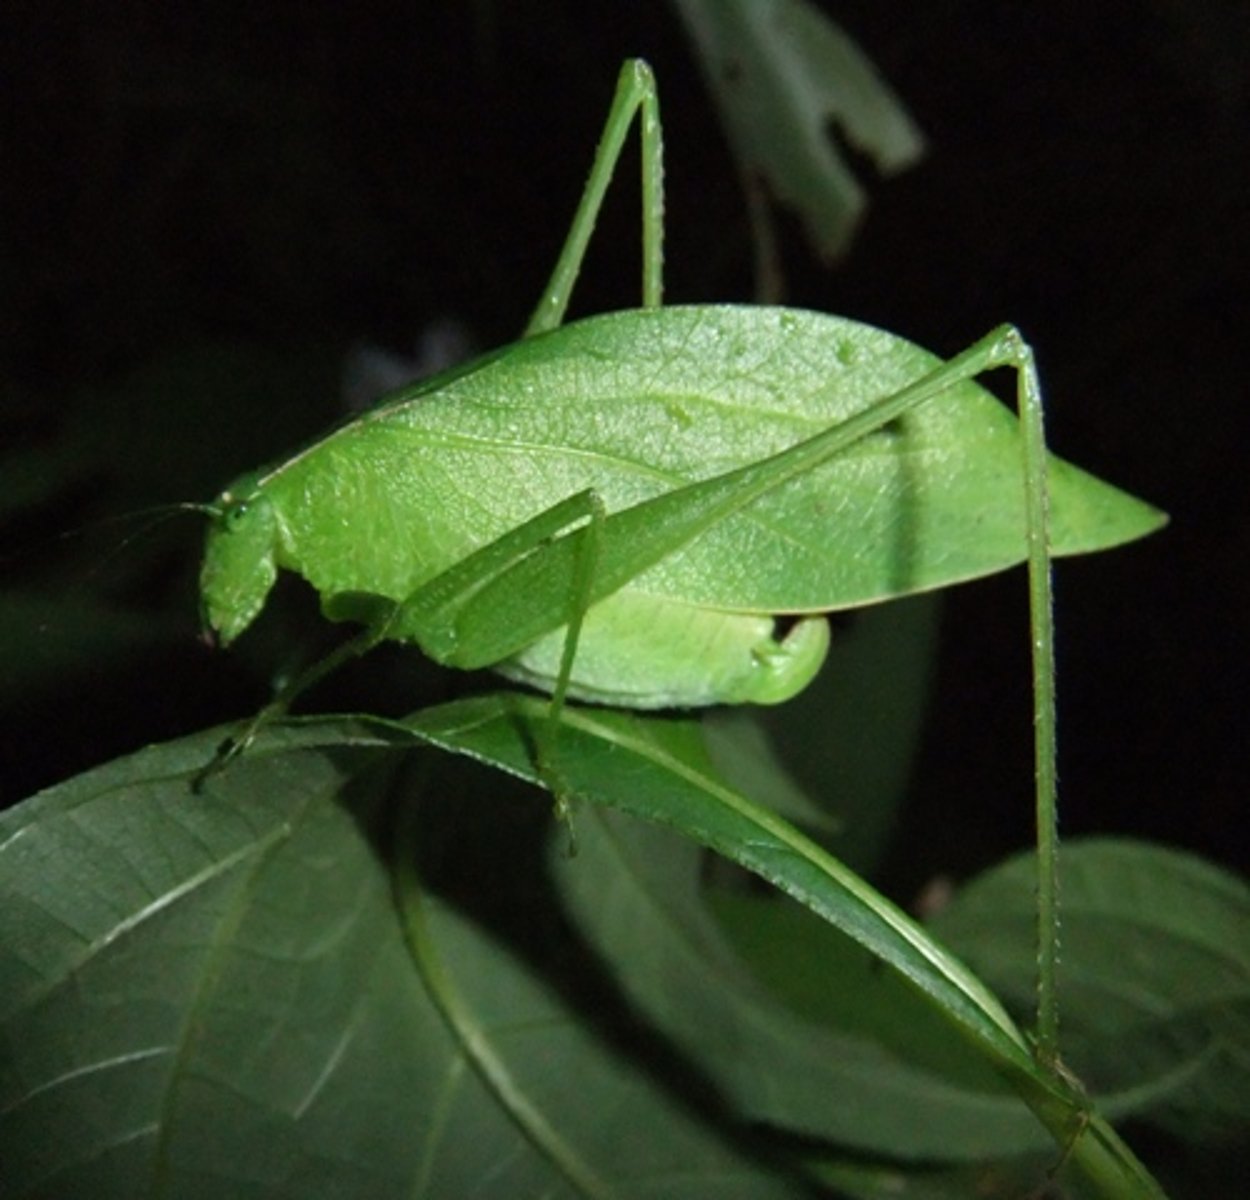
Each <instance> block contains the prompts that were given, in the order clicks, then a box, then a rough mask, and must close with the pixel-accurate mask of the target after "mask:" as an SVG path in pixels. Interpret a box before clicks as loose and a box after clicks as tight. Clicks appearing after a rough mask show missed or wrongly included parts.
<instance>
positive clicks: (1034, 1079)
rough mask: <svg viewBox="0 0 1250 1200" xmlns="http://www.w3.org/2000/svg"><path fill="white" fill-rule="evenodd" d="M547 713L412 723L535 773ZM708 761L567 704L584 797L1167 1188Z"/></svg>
mask: <svg viewBox="0 0 1250 1200" xmlns="http://www.w3.org/2000/svg"><path fill="white" fill-rule="evenodd" d="M546 712H547V705H546V703H545V702H543V701H539V700H536V699H533V698H530V697H522V696H513V695H508V694H501V695H496V696H485V697H479V698H476V699H474V700H469V701H463V702H459V703H456V704H449V705H444V706H442V707H441V708H439V709H432V710H426V711H425V712H424V713H421V714H419V715H418V716H417V717H416V718H413V719H412V721H411V727H412V728H413V729H414V731H416V732H418V733H419V734H420V735H421V736H423V737H426V738H429V739H430V740H431V741H433V742H434V743H436V744H439V745H443V746H445V747H447V748H448V749H453V750H458V751H460V752H461V753H465V754H468V755H470V756H471V757H473V758H476V759H478V760H479V761H483V762H489V763H493V764H495V765H497V766H499V767H500V768H501V769H504V770H507V771H511V772H513V773H515V774H518V775H520V776H522V777H526V778H532V777H533V772H532V767H531V752H530V747H531V746H532V745H533V744H534V738H535V733H536V730H537V729H538V728H539V727H540V722H542V721H543V720H545V719H546ZM692 744H693V746H694V747H695V750H694V752H693V754H689V753H687V751H688V749H689V747H690V746H691V745H692ZM705 763H706V754H705V752H704V751H703V748H702V742H701V741H700V740H699V739H698V737H697V729H696V728H695V727H694V726H692V725H689V724H683V723H677V724H676V725H674V724H673V723H671V722H666V721H664V720H662V719H658V718H650V719H645V718H642V717H638V716H634V715H629V714H623V713H619V712H610V711H595V710H582V711H577V712H571V711H570V712H566V714H565V717H564V726H563V729H562V732H561V739H560V744H559V756H558V759H557V762H556V763H555V764H554V765H555V767H556V769H557V770H558V771H559V773H560V775H561V778H562V781H563V783H564V784H565V785H566V786H567V787H568V788H569V790H570V792H571V794H574V795H577V796H580V797H583V798H584V799H587V800H590V801H593V802H594V803H596V804H603V805H608V806H609V807H613V808H617V809H619V810H621V811H622V812H626V813H631V814H633V815H636V816H641V817H644V818H645V819H647V820H650V821H653V822H656V823H658V824H661V825H667V826H670V827H672V828H674V829H676V830H678V831H680V832H681V833H683V834H684V835H685V836H687V837H688V838H691V839H693V840H694V841H696V842H698V843H699V844H701V845H704V846H707V847H709V848H710V849H713V850H716V851H717V852H718V853H720V854H723V855H725V856H726V857H728V858H730V859H732V860H733V861H734V862H737V863H738V864H739V865H741V866H744V867H746V868H747V869H748V870H750V871H752V872H754V873H755V874H758V875H759V876H761V877H762V878H763V879H766V880H768V881H769V882H771V883H773V884H775V885H776V886H777V887H779V888H780V889H781V890H782V891H783V892H786V893H787V894H788V895H790V896H792V897H793V898H795V899H797V900H799V901H800V902H801V903H802V904H804V905H806V906H807V907H808V908H810V909H811V910H812V911H813V912H815V913H817V914H818V915H820V916H821V917H822V918H824V919H825V920H826V921H828V922H829V923H830V924H832V925H833V926H835V927H836V928H837V929H840V930H841V931H842V932H843V933H845V934H847V935H848V936H850V937H851V938H852V939H854V940H855V941H857V942H858V943H859V944H860V945H862V946H864V947H866V948H867V949H868V950H870V951H871V953H872V954H873V955H874V956H875V957H876V958H877V959H879V960H880V962H881V963H882V964H883V965H885V966H886V967H889V968H891V969H892V970H894V971H896V972H897V973H898V974H899V975H900V976H901V977H902V978H903V979H905V980H906V981H907V982H908V983H909V984H910V985H911V986H913V987H914V988H916V989H917V990H919V991H920V992H921V993H922V994H923V995H924V996H925V998H926V999H927V1001H928V1002H929V1003H930V1004H931V1005H932V1006H934V1008H935V1009H936V1010H937V1011H938V1012H939V1013H940V1014H941V1015H942V1016H943V1018H944V1019H945V1020H946V1021H947V1022H948V1023H949V1024H950V1025H951V1026H952V1027H953V1029H954V1030H956V1031H957V1032H958V1033H959V1034H960V1035H962V1036H963V1037H965V1038H967V1039H969V1040H970V1041H971V1042H972V1044H973V1045H974V1046H975V1047H976V1048H977V1050H978V1051H979V1052H980V1053H981V1054H982V1055H983V1056H984V1057H985V1058H986V1059H987V1060H988V1061H989V1063H990V1064H991V1065H992V1066H993V1067H994V1069H995V1070H996V1071H998V1072H1000V1073H1001V1074H1002V1075H1003V1076H1004V1077H1005V1078H1006V1079H1007V1080H1008V1081H1009V1082H1010V1083H1011V1085H1012V1086H1013V1087H1014V1088H1015V1089H1016V1090H1017V1092H1018V1093H1019V1094H1020V1096H1021V1098H1022V1099H1024V1101H1025V1102H1026V1103H1027V1104H1028V1105H1029V1106H1030V1107H1031V1108H1032V1109H1033V1111H1034V1112H1035V1114H1036V1115H1037V1116H1038V1117H1039V1119H1040V1120H1041V1121H1042V1122H1043V1123H1044V1124H1045V1125H1046V1126H1047V1128H1048V1129H1049V1130H1050V1132H1051V1134H1052V1136H1053V1137H1054V1138H1055V1139H1056V1140H1057V1141H1058V1142H1059V1144H1060V1146H1061V1147H1062V1148H1063V1150H1064V1152H1065V1154H1067V1155H1068V1156H1069V1157H1070V1160H1071V1161H1073V1162H1075V1163H1077V1164H1079V1166H1080V1167H1081V1169H1082V1170H1083V1171H1084V1172H1085V1173H1086V1174H1087V1175H1088V1177H1089V1178H1090V1179H1091V1180H1092V1181H1093V1182H1094V1183H1095V1184H1096V1186H1097V1187H1098V1188H1099V1189H1100V1194H1104V1195H1107V1196H1145V1195H1161V1194H1162V1193H1161V1192H1160V1191H1159V1189H1158V1186H1157V1185H1156V1184H1155V1183H1154V1181H1153V1180H1152V1179H1151V1177H1150V1175H1149V1174H1148V1173H1147V1172H1146V1171H1145V1169H1144V1168H1143V1167H1142V1166H1141V1164H1140V1163H1139V1162H1138V1161H1137V1160H1136V1158H1135V1157H1134V1156H1133V1154H1132V1152H1131V1151H1130V1150H1129V1149H1128V1147H1127V1146H1126V1145H1125V1144H1124V1143H1123V1142H1122V1141H1121V1140H1120V1139H1119V1138H1118V1136H1117V1135H1116V1134H1115V1132H1114V1131H1113V1130H1112V1129H1111V1128H1110V1126H1108V1125H1107V1124H1106V1123H1105V1122H1104V1121H1103V1120H1102V1119H1101V1118H1100V1117H1098V1116H1097V1115H1091V1114H1089V1113H1088V1112H1087V1109H1086V1106H1085V1103H1084V1100H1083V1098H1082V1097H1081V1095H1080V1093H1079V1092H1078V1091H1077V1090H1076V1089H1075V1088H1074V1086H1073V1085H1072V1084H1071V1083H1070V1082H1069V1081H1067V1080H1066V1079H1065V1077H1064V1076H1063V1075H1062V1074H1060V1073H1057V1072H1052V1071H1050V1070H1047V1069H1045V1068H1043V1067H1042V1066H1040V1065H1039V1064H1037V1063H1036V1062H1035V1061H1034V1060H1033V1058H1032V1055H1031V1054H1030V1052H1029V1049H1028V1046H1027V1044H1026V1042H1025V1040H1024V1038H1023V1036H1022V1035H1021V1034H1020V1032H1019V1031H1018V1030H1017V1029H1016V1027H1015V1025H1014V1024H1013V1023H1012V1021H1011V1019H1010V1018H1009V1017H1008V1016H1007V1014H1006V1013H1005V1012H1004V1010H1003V1009H1002V1008H1001V1006H1000V1005H999V1003H998V1001H997V1000H995V999H994V997H993V996H992V995H991V994H990V993H989V992H988V991H987V990H986V988H985V987H984V985H982V984H981V983H980V982H979V981H978V980H977V979H976V978H975V977H974V976H973V975H971V973H970V972H968V971H967V969H966V968H964V967H963V966H962V965H961V964H960V963H959V962H958V961H957V960H955V959H954V958H953V957H952V956H951V955H950V954H949V953H948V952H947V951H946V950H944V949H943V948H942V947H941V946H940V945H939V944H938V943H936V942H935V941H933V940H932V939H931V938H930V937H929V935H928V934H926V933H925V932H924V931H923V930H922V929H920V927H919V926H917V925H916V924H915V923H914V922H913V921H911V920H910V918H908V917H907V916H906V915H905V914H903V913H902V912H900V911H899V910H898V909H897V908H895V907H894V905H892V904H891V903H890V902H889V901H888V900H886V899H884V898H883V897H881V896H880V895H878V894H877V893H876V892H874V891H873V890H872V889H871V888H870V887H869V886H868V885H867V884H866V883H864V882H863V880H861V879H859V878H858V877H857V876H855V875H853V874H852V873H851V872H849V871H847V870H846V869H845V868H844V867H843V866H842V865H841V864H840V863H838V862H837V861H836V860H834V859H833V858H831V857H830V856H829V855H827V854H826V853H824V852H823V851H822V850H820V849H819V848H818V847H817V846H815V845H814V844H813V843H812V842H810V841H808V840H807V839H806V838H805V837H803V836H802V835H801V834H799V833H798V832H797V831H796V830H794V829H792V828H790V827H789V826H787V825H785V823H784V822H782V821H780V820H779V819H778V818H776V817H775V816H773V815H772V814H770V813H768V812H767V811H765V810H761V809H759V808H757V807H756V806H755V805H753V804H751V803H750V802H749V801H748V800H746V799H745V798H744V797H741V796H738V795H736V794H735V793H733V792H732V791H730V790H729V789H727V788H726V787H725V786H724V785H723V784H721V783H719V781H717V780H716V779H714V778H712V777H711V776H710V775H709V774H707V773H706V771H705ZM1078 1134H1079V1136H1077V1135H1078Z"/></svg>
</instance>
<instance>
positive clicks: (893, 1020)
mask: <svg viewBox="0 0 1250 1200" xmlns="http://www.w3.org/2000/svg"><path fill="white" fill-rule="evenodd" d="M575 828H576V831H577V846H578V852H577V854H576V856H574V857H573V858H571V859H568V860H566V861H564V862H562V863H559V864H558V869H559V878H560V879H561V882H562V884H563V889H564V892H565V895H566V896H567V898H568V902H569V904H570V907H571V909H572V911H573V914H574V916H575V918H576V920H577V922H578V925H579V928H581V929H582V930H583V932H584V933H586V935H587V937H588V938H589V939H590V940H591V942H592V943H593V944H594V945H595V947H596V948H597V949H599V950H600V952H601V953H602V954H603V955H604V957H605V958H606V959H607V960H609V961H611V962H616V963H621V964H628V967H627V969H626V970H625V971H624V972H623V973H622V980H621V982H622V985H623V986H624V987H625V988H626V989H627V990H628V992H629V995H630V996H631V998H632V999H633V1001H634V1003H636V1004H637V1005H638V1006H639V1007H640V1008H641V1010H642V1011H643V1012H645V1013H646V1014H647V1015H648V1017H649V1018H650V1019H651V1020H653V1021H654V1022H655V1023H656V1024H657V1025H659V1026H661V1027H662V1028H663V1029H664V1030H665V1032H666V1033H667V1034H668V1035H669V1036H670V1037H672V1038H673V1039H674V1041H676V1042H677V1044H678V1045H680V1046H681V1047H682V1049H683V1050H684V1051H685V1052H686V1053H687V1054H689V1055H690V1056H691V1057H692V1058H693V1059H694V1060H696V1061H697V1062H698V1063H699V1065H700V1069H701V1070H702V1071H703V1072H704V1073H705V1074H706V1075H707V1076H708V1077H709V1078H711V1079H713V1080H715V1081H716V1083H717V1084H718V1085H719V1087H720V1088H721V1089H722V1090H723V1091H724V1092H725V1093H726V1094H727V1095H729V1096H731V1097H732V1098H733V1100H734V1104H735V1107H737V1108H740V1109H741V1110H742V1111H744V1112H746V1113H749V1114H750V1115H751V1116H752V1117H753V1118H754V1119H756V1120H758V1121H762V1122H765V1123H767V1124H768V1125H770V1126H774V1127H778V1128H782V1129H786V1130H788V1131H790V1132H792V1133H795V1134H798V1135H801V1136H803V1137H806V1138H822V1139H826V1140H829V1141H833V1142H836V1143H838V1144H839V1145H841V1146H843V1147H847V1148H850V1149H855V1150H857V1151H859V1152H861V1153H862V1152H869V1153H878V1154H883V1155H889V1156H891V1157H894V1158H897V1159H902V1160H907V1159H911V1160H930V1161H934V1162H951V1161H985V1160H987V1159H993V1158H998V1157H1001V1156H1003V1155H1006V1154H1010V1153H1013V1152H1015V1151H1018V1150H1021V1149H1038V1148H1043V1147H1045V1145H1046V1144H1047V1142H1048V1138H1047V1135H1046V1133H1045V1131H1044V1130H1043V1129H1042V1127H1041V1126H1040V1125H1039V1124H1038V1123H1037V1121H1036V1119H1035V1118H1034V1117H1033V1116H1032V1114H1031V1113H1030V1112H1029V1111H1028V1109H1027V1108H1026V1107H1025V1106H1024V1105H1023V1104H1022V1103H1021V1102H1020V1100H1019V1097H1017V1096H1016V1095H1015V1094H1014V1093H1013V1092H1012V1091H1011V1090H1010V1088H1008V1087H1007V1085H1006V1084H1005V1082H1004V1081H1003V1080H1002V1078H1001V1077H999V1076H998V1075H996V1074H995V1073H994V1071H993V1070H992V1069H991V1068H990V1066H989V1065H988V1064H987V1063H986V1061H985V1060H984V1059H983V1058H979V1057H978V1056H977V1054H976V1051H975V1049H974V1048H973V1047H972V1046H971V1045H969V1044H968V1043H967V1042H966V1041H964V1040H963V1039H960V1038H953V1037H952V1036H951V1030H950V1027H949V1025H948V1024H947V1023H946V1022H945V1021H944V1020H943V1018H942V1014H941V1013H940V1012H939V1011H937V1010H936V1009H935V1008H934V1007H932V1006H931V1005H929V1004H928V1003H926V1001H925V999H924V998H923V997H922V995H921V994H920V993H918V992H917V991H916V990H915V989H914V988H912V987H909V986H907V984H906V982H905V981H904V980H903V979H902V978H901V977H900V976H899V975H896V974H894V973H893V972H888V971H882V970H880V963H879V962H878V961H877V960H876V958H875V957H873V955H872V954H871V953H869V952H868V951H866V950H864V949H863V948H862V947H857V946H855V945H854V944H853V943H850V942H848V940H847V939H846V938H845V937H843V936H842V935H841V934H839V933H838V932H837V931H836V930H834V929H832V928H831V927H830V926H829V925H828V924H826V923H824V922H822V921H819V920H817V919H816V918H815V917H813V916H812V915H811V914H810V913H808V912H806V911H805V910H803V909H801V908H799V907H798V906H796V905H793V904H790V903H787V902H786V901H785V900H784V899H783V898H781V897H778V896H776V895H775V894H774V896H771V897H767V898H762V897H759V896H755V895H740V894H734V893H732V892H727V891H725V890H723V889H722V890H721V891H719V892H713V894H712V896H711V897H710V899H711V901H712V903H713V906H714V909H715V912H716V914H717V915H719V916H721V917H723V918H725V919H726V920H729V921H732V922H734V923H735V924H736V925H737V926H738V927H739V933H740V934H741V926H742V925H743V924H744V923H746V922H757V924H756V929H757V930H758V931H759V932H760V933H761V934H762V935H763V936H764V937H765V939H766V940H767V941H768V942H769V944H770V947H771V948H772V949H774V950H775V951H776V953H777V955H778V956H779V959H780V961H779V962H778V963H777V968H778V970H777V973H778V975H779V976H781V977H782V978H783V979H784V980H785V981H786V986H787V987H788V988H790V989H793V988H794V987H795V986H796V985H797V986H801V985H800V984H799V982H798V980H797V979H796V976H798V977H804V978H806V979H807V980H808V986H809V987H810V988H812V989H813V990H814V991H816V992H818V993H820V994H821V995H822V997H823V998H825V999H826V1000H827V1003H828V1004H829V1005H832V1006H836V1007H837V1009H838V1010H839V1011H837V1013H836V1014H835V1013H833V1012H832V1011H830V1010H829V1009H826V1010H825V1011H824V1012H822V1013H821V1014H820V1015H821V1017H822V1018H824V1019H823V1020H821V1021H820V1022H819V1023H818V1022H817V1021H815V1020H813V1019H810V1018H811V1016H812V1015H813V1013H812V1010H811V1009H810V1008H809V1011H808V1012H807V1013H800V1011H799V1008H798V1005H794V1006H789V1005H785V1004H782V1003H779V1001H778V993H777V992H776V991H774V990H772V989H771V988H769V987H764V986H761V983H760V981H759V980H758V979H757V978H755V977H753V976H752V975H751V974H750V973H749V971H748V970H747V969H746V968H745V967H744V964H743V961H742V960H741V959H740V958H739V956H738V955H737V953H736V952H735V949H734V947H733V946H732V945H731V944H730V943H729V941H728V940H727V939H726V937H725V935H724V933H723V931H722V928H721V925H720V923H719V922H718V921H717V920H716V918H715V916H714V915H713V912H712V911H710V910H709V908H708V904H707V900H706V899H705V889H704V887H703V886H701V885H702V883H703V880H704V878H705V877H706V871H705V870H704V869H703V862H702V856H701V854H700V851H699V848H698V846H696V845H694V844H692V843H691V842H689V841H687V840H685V839H681V838H677V837H674V836H673V834H672V833H671V832H670V831H668V830H663V829H659V828H657V827H655V826H653V825H647V824H643V823H640V822H638V821H636V820H632V819H630V818H625V817H622V816H621V815H620V814H617V813H613V812H611V811H603V810H590V811H586V810H580V811H579V813H578V816H577V818H576V824H575ZM804 917H806V918H807V919H806V920H803V918H804ZM779 934H782V935H783V936H781V937H779V936H778V935H779ZM785 934H789V935H793V936H788V937H786V936H784V935H785ZM813 975H814V976H815V978H811V976H813ZM831 989H832V990H831ZM793 994H794V993H793V991H791V992H790V995H791V996H793Z"/></svg>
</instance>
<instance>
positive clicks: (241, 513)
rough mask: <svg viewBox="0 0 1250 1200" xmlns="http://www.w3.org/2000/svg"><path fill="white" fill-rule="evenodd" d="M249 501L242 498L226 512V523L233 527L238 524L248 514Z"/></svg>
mask: <svg viewBox="0 0 1250 1200" xmlns="http://www.w3.org/2000/svg"><path fill="white" fill-rule="evenodd" d="M247 509H248V503H247V501H246V500H240V501H239V502H238V503H237V504H235V505H234V507H233V508H231V509H230V510H229V511H228V512H227V513H226V523H227V524H228V525H230V526H232V527H234V526H237V525H238V524H239V523H240V522H241V521H242V520H243V518H244V517H245V516H247Z"/></svg>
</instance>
